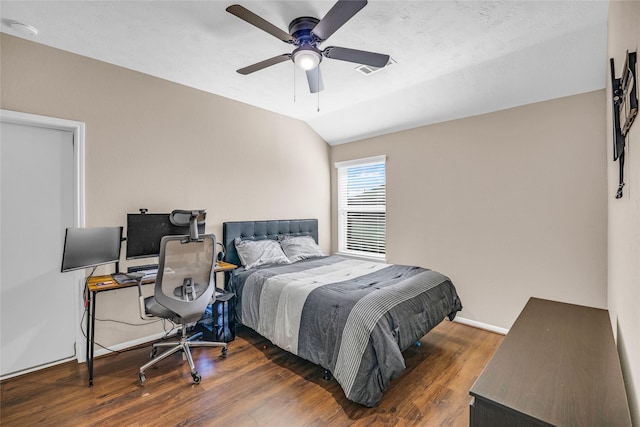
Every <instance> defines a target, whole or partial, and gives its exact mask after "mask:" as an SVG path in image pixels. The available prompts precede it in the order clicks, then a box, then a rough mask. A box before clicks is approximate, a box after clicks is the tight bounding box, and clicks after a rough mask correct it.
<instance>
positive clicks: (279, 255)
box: [234, 237, 291, 270]
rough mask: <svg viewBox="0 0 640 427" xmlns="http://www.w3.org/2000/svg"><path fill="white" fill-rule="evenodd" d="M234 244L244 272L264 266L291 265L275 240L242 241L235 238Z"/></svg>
mask: <svg viewBox="0 0 640 427" xmlns="http://www.w3.org/2000/svg"><path fill="white" fill-rule="evenodd" d="M234 243H235V245H236V250H237V251H238V256H239V257H240V261H241V262H242V265H243V266H244V268H245V269H246V270H249V269H250V268H254V267H258V266H261V265H265V264H291V261H289V259H288V258H287V257H286V255H285V254H284V252H282V248H281V247H280V244H279V243H278V242H276V241H275V240H269V239H266V240H242V239H240V238H239V237H236V239H235V241H234Z"/></svg>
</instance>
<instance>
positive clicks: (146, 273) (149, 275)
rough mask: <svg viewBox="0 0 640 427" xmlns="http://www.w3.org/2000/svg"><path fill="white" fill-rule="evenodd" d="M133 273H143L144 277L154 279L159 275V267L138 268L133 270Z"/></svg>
mask: <svg viewBox="0 0 640 427" xmlns="http://www.w3.org/2000/svg"><path fill="white" fill-rule="evenodd" d="M132 274H142V279H143V280H144V279H152V278H155V277H156V276H157V275H158V269H157V268H150V269H148V270H138V271H135V272H132Z"/></svg>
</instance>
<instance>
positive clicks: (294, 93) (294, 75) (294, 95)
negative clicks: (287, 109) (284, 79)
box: [292, 62, 296, 104]
mask: <svg viewBox="0 0 640 427" xmlns="http://www.w3.org/2000/svg"><path fill="white" fill-rule="evenodd" d="M292 63H293V62H292ZM295 102H296V64H295V63H293V103H294V104H295Z"/></svg>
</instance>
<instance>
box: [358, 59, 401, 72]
mask: <svg viewBox="0 0 640 427" xmlns="http://www.w3.org/2000/svg"><path fill="white" fill-rule="evenodd" d="M395 63H396V61H395V59H393V58H392V57H389V62H387V65H385V66H384V67H372V66H371V65H358V66H357V67H356V70H358V71H360V72H361V73H362V74H364V75H365V76H368V75H370V74H373V73H375V72H376V71H380V70H382V69H383V68H387V67H389V66H390V65H393V64H395Z"/></svg>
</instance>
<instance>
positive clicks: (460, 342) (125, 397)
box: [0, 320, 503, 427]
mask: <svg viewBox="0 0 640 427" xmlns="http://www.w3.org/2000/svg"><path fill="white" fill-rule="evenodd" d="M502 339H503V336H502V335H498V334H493V333H491V332H487V331H483V330H479V329H475V328H472V327H469V326H465V325H461V324H459V323H455V322H449V321H448V320H445V321H443V322H442V323H441V324H440V325H438V326H437V327H436V328H435V329H433V330H432V331H431V332H429V334H427V335H426V336H425V337H423V338H422V339H421V340H420V343H421V345H420V346H412V347H411V348H409V349H407V350H406V351H405V353H404V356H405V360H406V366H407V369H406V370H405V372H404V373H403V374H402V375H401V376H400V377H399V378H397V379H396V380H394V381H393V383H392V384H391V386H390V387H389V389H388V390H387V391H386V393H385V396H384V398H383V400H382V403H381V404H380V405H379V406H378V407H376V408H366V407H363V406H361V405H358V404H356V403H353V402H351V401H349V400H347V399H346V398H345V396H344V393H343V391H342V389H341V388H340V386H339V385H338V383H337V382H336V381H335V380H334V379H332V380H329V381H327V380H324V379H322V373H323V371H322V369H321V368H320V367H318V366H316V365H313V364H311V363H309V362H306V361H304V360H302V359H300V358H298V357H296V356H294V355H291V354H289V353H287V352H285V351H283V350H280V349H279V348H277V347H275V346H273V345H272V344H271V343H270V342H269V341H268V340H266V339H264V338H262V337H261V336H259V335H258V334H256V333H255V332H253V331H251V330H249V329H247V328H239V329H238V331H237V336H236V339H235V341H233V342H231V343H230V345H229V353H228V357H227V358H226V359H222V358H221V357H220V349H213V348H206V349H195V350H194V351H193V354H194V361H195V363H196V367H197V369H198V371H199V372H200V374H201V375H202V382H201V383H200V384H193V383H192V380H191V375H190V373H189V367H188V365H187V364H186V362H184V363H183V361H182V358H181V356H179V355H174V356H171V357H169V358H168V359H166V360H164V361H162V362H160V363H159V364H158V365H156V366H155V367H152V368H150V369H149V370H147V382H146V384H145V385H144V387H141V386H140V384H139V380H138V368H139V367H140V366H141V365H143V364H144V363H145V362H147V361H148V359H149V353H150V346H144V347H139V348H136V349H132V350H129V351H125V352H122V353H119V354H115V355H109V356H105V357H101V358H99V359H96V361H95V365H94V366H95V367H94V369H95V370H94V386H93V387H92V388H89V387H88V386H87V370H86V364H84V363H83V364H78V363H76V362H68V363H65V364H62V365H58V366H54V367H51V368H47V369H43V370H41V371H38V372H34V373H30V374H26V375H22V376H20V377H16V378H11V379H8V380H5V381H3V382H2V383H0V392H1V394H0V399H1V408H0V424H2V426H5V427H8V426H30V425H44V426H54V425H55V426H188V425H204V426H214V425H215V426H224V425H232V426H234V427H236V426H240V427H242V426H249V427H254V426H287V427H288V426H405V425H406V426H412V425H423V426H427V425H428V426H465V425H468V422H469V401H470V396H469V388H470V387H471V385H472V384H473V383H474V381H475V380H476V378H477V377H478V375H479V374H480V372H481V371H482V369H483V368H484V366H485V365H486V363H487V362H488V361H489V359H490V358H491V356H492V355H493V353H494V352H495V350H496V349H497V348H498V346H499V345H500V343H501V342H502Z"/></svg>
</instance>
